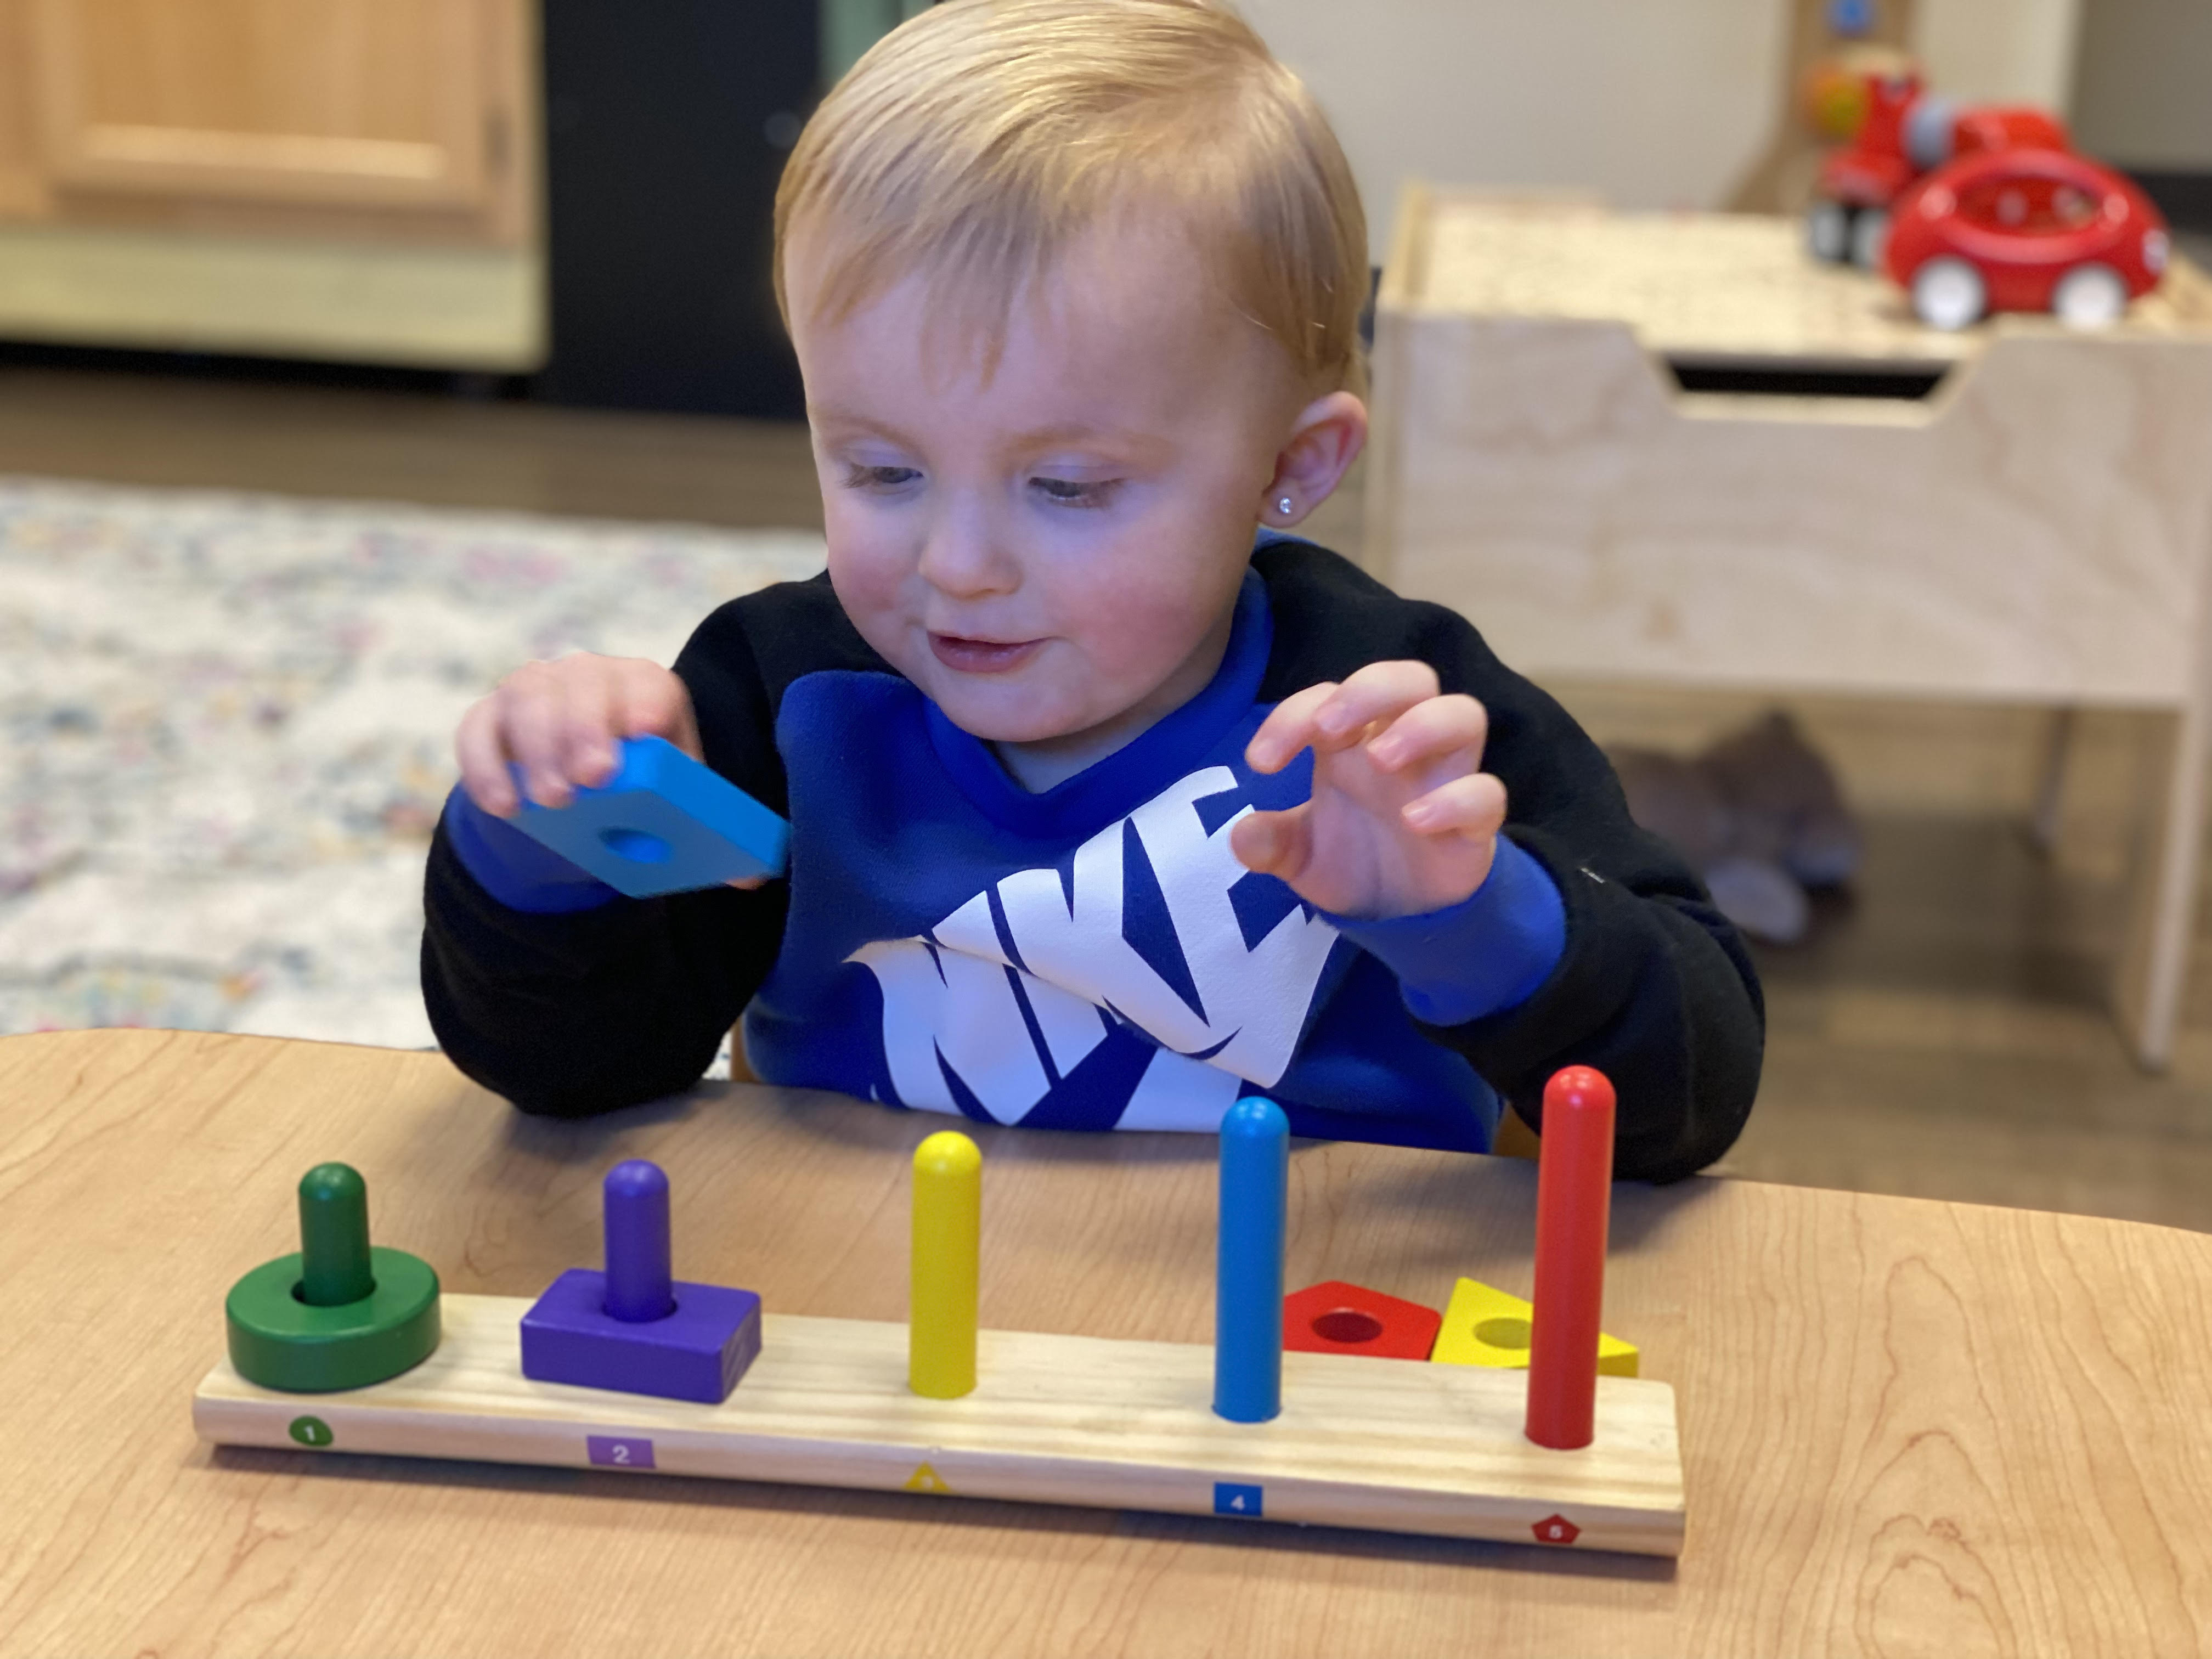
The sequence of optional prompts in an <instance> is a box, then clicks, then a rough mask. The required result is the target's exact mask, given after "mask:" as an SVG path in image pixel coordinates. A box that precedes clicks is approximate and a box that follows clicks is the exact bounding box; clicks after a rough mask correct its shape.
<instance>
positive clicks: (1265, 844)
mask: <svg viewBox="0 0 2212 1659" xmlns="http://www.w3.org/2000/svg"><path fill="white" fill-rule="evenodd" d="M1309 812H1310V808H1308V807H1304V806H1297V807H1292V808H1291V810H1290V811H1287V812H1253V813H1250V814H1249V815H1247V816H1246V817H1241V818H1239V819H1237V822H1236V823H1235V825H1234V826H1232V827H1231V829H1230V831H1229V850H1230V851H1231V852H1232V853H1234V854H1236V855H1237V862H1238V863H1239V864H1242V865H1243V866H1244V867H1245V868H1246V869H1247V870H1256V871H1258V872H1260V873H1261V875H1263V876H1278V877H1280V878H1282V879H1283V880H1285V881H1290V880H1292V879H1293V878H1296V877H1297V874H1298V872H1300V871H1302V870H1304V868H1305V862H1306V839H1307V829H1306V819H1307V817H1308V814H1309Z"/></svg>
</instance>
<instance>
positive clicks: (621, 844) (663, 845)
mask: <svg viewBox="0 0 2212 1659" xmlns="http://www.w3.org/2000/svg"><path fill="white" fill-rule="evenodd" d="M599 845H600V846H602V847H604V848H606V849H607V851H609V852H610V853H612V854H614V855H615V856H616V857H617V858H623V859H628V860H629V861H630V862H631V863H633V864H665V863H667V862H668V860H670V859H671V857H673V856H674V855H675V852H676V849H675V848H672V847H671V846H670V845H669V844H668V843H667V842H665V841H663V840H661V838H660V837H659V836H651V835H647V833H646V832H645V831H644V830H642V829H602V830H600V831H599Z"/></svg>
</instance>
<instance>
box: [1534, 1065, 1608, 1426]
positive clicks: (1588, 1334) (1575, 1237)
mask: <svg viewBox="0 0 2212 1659" xmlns="http://www.w3.org/2000/svg"><path fill="white" fill-rule="evenodd" d="M1612 1199H1613V1085H1612V1084H1610V1083H1608V1082H1607V1081H1606V1079H1605V1075H1604V1073H1601V1072H1595V1071H1593V1070H1591V1069H1590V1068H1589V1066H1568V1067H1567V1068H1566V1069H1565V1070H1564V1071H1561V1072H1559V1073H1554V1074H1553V1078H1552V1080H1551V1081H1550V1082H1549V1083H1547V1084H1546V1085H1544V1127H1543V1134H1542V1151H1541V1155H1540V1158H1539V1161H1538V1164H1537V1170H1536V1293H1535V1296H1534V1297H1533V1298H1532V1299H1533V1301H1534V1308H1535V1311H1534V1313H1533V1314H1532V1315H1531V1316H1530V1318H1529V1332H1528V1437H1529V1438H1530V1439H1531V1440H1533V1441H1534V1442H1535V1443H1537V1444H1538V1445H1540V1446H1550V1447H1552V1448H1553V1449H1555V1450H1559V1451H1572V1450H1574V1449H1576V1448H1577V1447H1579V1446H1587V1445H1589V1443H1590V1435H1591V1423H1592V1419H1593V1417H1594V1415H1595V1412H1596V1407H1597V1335H1598V1318H1599V1314H1600V1310H1601V1308H1602V1306H1603V1304H1604V1302H1605V1230H1606V1219H1607V1212H1609V1210H1610V1208H1611V1206H1612Z"/></svg>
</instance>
